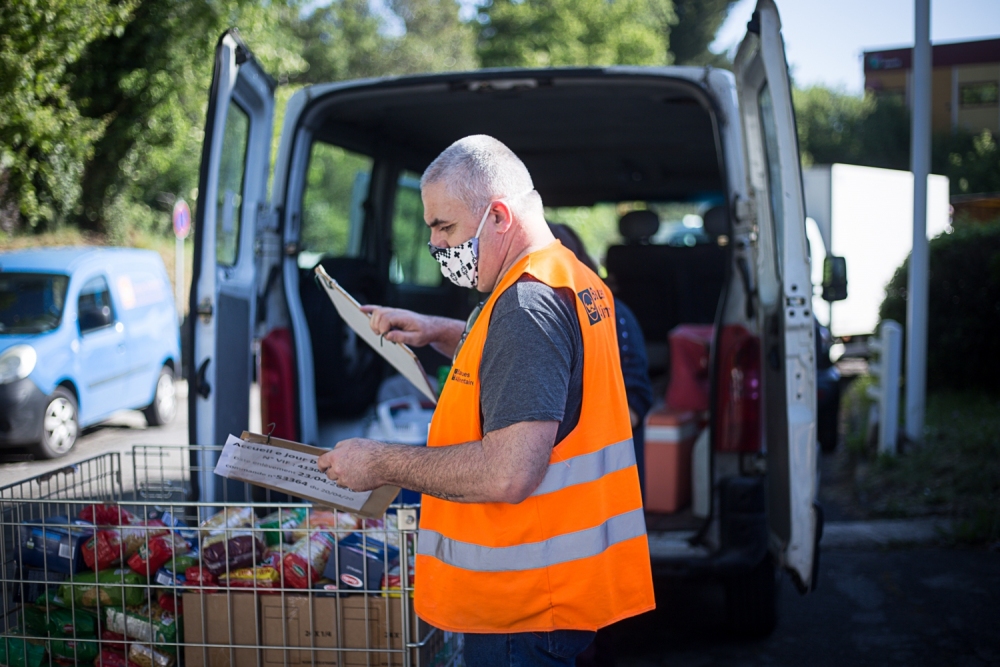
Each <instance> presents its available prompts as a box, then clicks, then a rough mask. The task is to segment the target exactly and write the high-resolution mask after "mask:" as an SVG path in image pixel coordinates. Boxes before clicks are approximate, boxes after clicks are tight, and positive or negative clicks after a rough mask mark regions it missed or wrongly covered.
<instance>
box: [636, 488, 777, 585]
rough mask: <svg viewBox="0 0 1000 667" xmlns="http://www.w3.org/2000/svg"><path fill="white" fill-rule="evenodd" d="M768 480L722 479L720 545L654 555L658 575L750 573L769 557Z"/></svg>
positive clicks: (710, 575) (654, 567) (696, 576)
mask: <svg viewBox="0 0 1000 667" xmlns="http://www.w3.org/2000/svg"><path fill="white" fill-rule="evenodd" d="M766 497H767V481H766V478H764V477H730V478H728V479H724V480H721V481H720V482H719V496H718V500H719V505H720V507H719V508H718V511H719V541H720V548H719V549H717V550H716V551H714V552H712V553H711V554H708V555H697V556H695V555H692V556H679V557H673V558H671V557H664V558H654V559H653V560H652V566H653V568H652V569H653V575H654V576H657V577H681V578H691V579H695V578H700V577H705V578H718V577H731V576H738V575H741V574H745V573H747V572H750V571H751V570H752V569H753V568H754V567H756V566H757V565H759V564H760V562H761V561H762V560H764V557H765V556H767V550H768V546H767V545H768V526H767V503H766Z"/></svg>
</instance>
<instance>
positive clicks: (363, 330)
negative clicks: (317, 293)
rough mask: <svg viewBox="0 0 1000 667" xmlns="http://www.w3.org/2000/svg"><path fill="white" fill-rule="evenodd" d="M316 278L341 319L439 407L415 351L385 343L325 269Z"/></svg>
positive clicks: (349, 296)
mask: <svg viewBox="0 0 1000 667" xmlns="http://www.w3.org/2000/svg"><path fill="white" fill-rule="evenodd" d="M316 275H318V276H319V277H320V283H321V284H322V285H323V289H324V290H326V294H327V296H329V297H330V301H332V302H333V305H334V307H336V309H337V312H338V313H340V317H341V318H343V320H344V321H345V322H347V326H349V327H351V329H353V330H354V332H355V333H356V334H358V337H359V338H361V340H363V341H365V342H366V343H368V344H369V345H371V346H372V348H373V349H374V350H375V351H376V352H378V353H379V354H380V355H382V357H384V358H385V360H386V361H388V362H389V363H390V364H392V366H393V368H395V369H396V370H397V371H399V372H400V373H401V374H402V375H403V377H405V378H406V379H407V380H409V381H410V383H411V384H412V385H413V386H414V387H416V388H417V390H418V391H420V393H421V394H423V395H424V396H426V397H427V399H428V400H430V401H431V402H432V403H435V404H436V403H437V396H435V395H434V390H433V389H432V388H431V385H430V383H429V382H428V381H427V374H426V373H424V368H423V366H421V365H420V362H419V361H418V360H417V357H416V355H415V354H413V350H411V349H410V348H408V347H407V346H406V345H402V344H400V343H393V342H392V341H391V340H385V339H384V338H382V337H381V336H379V335H378V334H377V333H375V332H374V331H372V328H371V326H370V325H369V324H368V321H369V320H370V319H371V316H370V315H368V314H367V313H365V312H363V311H362V310H361V304H359V303H358V302H357V301H355V300H354V297H352V296H351V295H350V294H348V293H347V291H346V290H345V289H344V288H343V287H341V286H340V284H339V283H338V282H337V281H336V280H334V279H333V278H331V277H330V275H329V274H328V273H327V272H326V270H324V269H323V267H322V266H317V267H316ZM321 381H322V380H321V378H316V382H317V383H318V382H321Z"/></svg>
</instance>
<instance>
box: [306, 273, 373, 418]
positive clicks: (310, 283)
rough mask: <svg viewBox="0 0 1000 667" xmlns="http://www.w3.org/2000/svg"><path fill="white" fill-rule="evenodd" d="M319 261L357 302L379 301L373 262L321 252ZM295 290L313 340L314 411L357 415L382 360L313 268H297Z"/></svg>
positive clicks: (364, 406)
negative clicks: (318, 281) (350, 324)
mask: <svg viewBox="0 0 1000 667" xmlns="http://www.w3.org/2000/svg"><path fill="white" fill-rule="evenodd" d="M319 264H320V265H322V267H323V268H324V269H325V270H326V272H327V273H328V274H330V277H331V278H333V279H334V280H336V281H337V282H338V283H340V285H341V287H343V288H344V289H345V290H347V291H348V292H349V293H350V294H351V295H352V296H353V297H354V298H355V299H357V300H358V301H359V302H360V303H363V304H364V303H382V302H383V300H384V296H385V285H384V283H383V281H382V280H380V276H379V273H378V270H377V269H376V268H375V265H374V264H371V263H369V262H367V261H366V260H363V259H358V258H354V257H324V258H323V259H321V260H320V262H319ZM299 295H300V298H301V300H302V311H303V313H304V314H305V318H306V323H307V325H308V326H309V339H310V341H311V342H312V349H313V360H312V361H313V373H314V377H315V386H316V413H317V416H318V417H319V418H321V419H322V418H333V417H356V416H358V415H360V414H361V413H363V412H364V411H365V410H367V409H368V408H369V407H370V406H371V405H372V404H373V403H374V402H375V398H376V396H377V394H378V387H379V384H380V383H381V381H382V376H383V370H384V369H383V364H384V362H383V361H382V358H381V357H380V356H379V355H378V353H377V352H375V350H373V349H371V347H369V346H368V344H367V343H365V342H363V341H361V340H359V339H358V337H357V336H356V335H355V334H354V332H353V331H351V329H350V327H348V326H347V325H346V324H345V323H344V321H343V320H342V319H341V318H340V315H338V314H337V309H336V308H334V305H333V303H332V302H331V301H330V298H329V297H328V296H327V295H326V292H324V291H323V290H322V289H321V288H320V287H319V286H318V285H317V284H316V282H315V274H314V273H313V269H302V270H301V271H300V272H299Z"/></svg>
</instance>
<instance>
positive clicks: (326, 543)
mask: <svg viewBox="0 0 1000 667" xmlns="http://www.w3.org/2000/svg"><path fill="white" fill-rule="evenodd" d="M334 546H336V539H335V538H334V536H333V534H332V533H322V532H321V533H313V534H312V536H311V537H303V538H302V539H300V540H299V541H298V542H296V543H295V544H294V545H292V548H291V549H289V550H288V551H286V552H285V556H284V558H283V559H282V561H281V572H282V574H283V575H284V580H285V583H286V584H287V585H288V586H291V587H292V588H310V587H312V585H313V584H314V583H316V581H317V580H319V578H320V574H321V573H322V572H323V567H324V566H325V565H326V561H327V559H328V558H329V557H330V552H331V551H333V548H334Z"/></svg>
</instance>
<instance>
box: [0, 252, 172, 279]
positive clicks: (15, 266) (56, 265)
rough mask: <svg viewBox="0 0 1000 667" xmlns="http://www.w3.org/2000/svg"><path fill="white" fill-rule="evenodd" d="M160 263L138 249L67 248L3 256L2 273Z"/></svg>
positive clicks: (59, 271) (148, 253) (5, 253)
mask: <svg viewBox="0 0 1000 667" xmlns="http://www.w3.org/2000/svg"><path fill="white" fill-rule="evenodd" d="M154 257H155V258H156V261H160V256H159V255H157V254H156V253H155V252H153V251H152V250H140V249H138V248H101V247H64V248H32V249H30V250H14V251H10V252H0V272H10V271H38V272H50V273H63V274H67V275H68V274H72V273H73V272H74V271H76V270H78V269H80V268H81V267H83V266H85V265H87V264H90V263H92V262H96V263H101V264H106V263H116V262H120V261H122V260H140V261H146V262H148V261H150V259H152V258H154Z"/></svg>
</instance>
